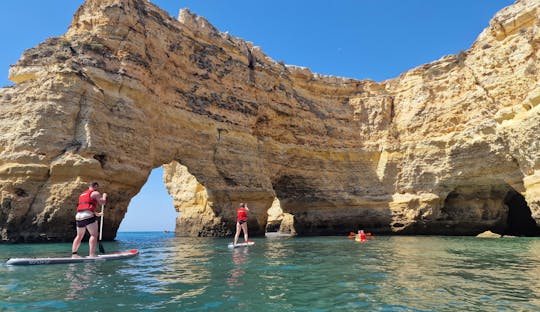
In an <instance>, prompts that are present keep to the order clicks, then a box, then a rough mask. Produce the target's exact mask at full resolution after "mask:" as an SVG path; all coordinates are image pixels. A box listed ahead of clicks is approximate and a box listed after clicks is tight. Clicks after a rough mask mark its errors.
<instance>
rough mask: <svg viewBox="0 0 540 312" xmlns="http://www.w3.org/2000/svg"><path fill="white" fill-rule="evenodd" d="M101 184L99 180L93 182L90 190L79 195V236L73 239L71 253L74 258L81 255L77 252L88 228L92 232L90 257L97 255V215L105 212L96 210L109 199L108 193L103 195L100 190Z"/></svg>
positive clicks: (77, 215)
mask: <svg viewBox="0 0 540 312" xmlns="http://www.w3.org/2000/svg"><path fill="white" fill-rule="evenodd" d="M98 188H99V184H98V183H97V182H91V183H90V184H89V188H88V190H86V191H84V192H83V193H82V194H81V195H80V196H79V205H78V206H77V214H76V215H75V221H76V223H77V236H75V239H74V240H73V245H72V247H71V255H72V257H73V258H76V257H79V256H78V255H77V252H78V250H79V247H80V246H81V241H82V239H83V237H84V233H85V232H86V230H88V233H90V240H89V241H88V244H89V245H90V246H89V248H90V252H89V256H90V257H95V256H96V245H97V237H98V223H97V217H103V212H96V207H97V206H98V205H105V202H106V201H107V193H103V195H101V194H100V193H99V192H98Z"/></svg>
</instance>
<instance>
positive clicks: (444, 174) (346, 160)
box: [0, 0, 540, 242]
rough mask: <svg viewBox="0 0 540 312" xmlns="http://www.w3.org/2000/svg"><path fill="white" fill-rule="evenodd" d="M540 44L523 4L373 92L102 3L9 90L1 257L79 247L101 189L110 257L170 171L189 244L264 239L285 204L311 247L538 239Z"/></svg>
mask: <svg viewBox="0 0 540 312" xmlns="http://www.w3.org/2000/svg"><path fill="white" fill-rule="evenodd" d="M539 27H540V3H538V1H532V0H522V1H518V2H516V4H514V5H513V6H510V7H508V8H506V9H504V10H502V11H501V12H499V13H498V14H497V15H496V16H495V17H494V18H493V20H492V21H491V23H490V26H489V27H488V28H487V29H485V30H484V32H483V33H482V34H480V36H479V37H478V39H477V41H476V42H475V43H474V44H473V46H472V47H471V48H470V49H469V50H467V51H463V52H462V53H460V54H458V55H452V56H445V57H443V58H441V59H440V60H438V61H435V62H433V63H431V64H426V65H423V66H420V67H418V68H414V69H412V70H410V71H408V72H406V73H403V74H402V75H401V76H400V77H397V78H395V79H391V80H388V81H385V82H380V83H377V82H373V81H357V80H353V79H345V78H338V77H330V76H321V75H317V74H314V73H312V72H311V71H310V70H309V69H306V68H299V67H294V66H286V65H284V64H282V63H278V62H275V61H273V60H272V59H271V58H269V57H268V56H266V55H265V54H264V53H263V52H262V51H261V49H259V48H258V47H256V46H253V45H252V44H251V43H248V42H245V41H243V40H241V39H238V38H235V37H233V36H230V35H229V34H226V33H221V32H219V31H218V30H216V29H215V28H214V27H213V26H212V25H211V24H210V23H208V21H206V20H205V19H204V18H202V17H199V16H195V15H193V14H191V13H190V12H189V11H187V10H184V11H182V12H181V13H180V16H179V18H178V19H174V18H172V17H170V16H169V15H168V14H167V13H165V12H164V11H162V10H160V9H159V8H157V7H156V6H154V5H152V4H151V3H149V2H148V1H145V0H88V1H87V2H86V3H85V4H84V5H83V6H82V7H81V8H80V9H79V10H78V11H77V12H76V13H75V16H74V19H73V22H72V25H71V26H70V28H69V31H68V32H67V33H66V34H65V35H64V36H62V37H58V38H52V39H49V40H47V41H45V42H43V43H42V44H40V45H38V46H37V47H35V48H32V49H29V50H27V51H26V52H25V53H24V54H23V56H22V57H21V59H20V60H19V61H18V62H17V64H15V65H14V66H13V67H12V68H11V70H10V73H9V77H10V79H11V80H12V81H14V82H16V85H15V86H13V87H7V88H3V89H0V143H1V144H0V240H1V241H3V242H18V241H41V240H54V241H63V240H70V239H72V237H73V233H74V232H73V214H74V207H75V203H76V199H77V196H78V195H79V193H80V192H81V191H82V190H84V189H85V187H86V183H87V182H88V181H90V180H98V181H100V182H101V184H102V185H103V187H104V189H106V190H107V192H108V193H109V195H110V200H109V203H108V205H107V216H108V217H107V222H106V223H105V228H104V238H105V239H112V238H114V236H115V235H116V231H117V229H118V226H119V224H120V222H121V220H122V218H123V216H124V214H125V212H126V209H127V206H128V203H129V201H130V200H131V198H132V197H133V196H134V195H135V194H136V193H137V192H138V191H139V190H140V188H141V187H142V185H143V184H144V183H145V181H146V179H147V177H148V175H149V173H150V171H151V170H152V168H156V167H159V166H162V165H164V168H165V170H164V172H165V176H164V180H165V183H166V186H167V189H168V190H169V192H170V194H171V196H172V197H173V199H174V202H175V207H176V209H177V210H178V211H180V215H179V217H178V220H177V229H176V232H177V234H178V235H192V236H198V235H200V236H223V235H229V234H231V232H232V231H233V229H234V222H235V220H234V218H235V216H234V208H235V207H236V205H237V204H238V203H239V202H241V201H246V202H248V203H249V204H250V208H251V209H252V212H253V213H252V214H251V218H252V219H251V220H250V222H249V225H250V228H251V230H252V231H254V232H257V233H260V234H262V233H263V232H264V229H265V227H266V223H267V220H268V212H267V211H268V209H269V208H270V207H271V206H272V204H273V203H275V202H278V203H279V206H280V207H278V210H279V208H281V211H282V212H283V213H285V214H286V215H287V216H291V215H292V218H287V219H290V220H294V230H296V231H297V232H298V233H299V234H301V235H309V234H336V233H348V231H350V230H353V229H357V228H359V227H362V228H365V229H368V230H369V231H371V232H374V233H418V234H477V233H480V232H483V231H485V230H493V231H498V232H501V233H502V232H504V233H507V234H508V233H509V234H527V235H535V234H538V228H537V224H538V223H540V170H539V169H540V162H539V159H540V158H539V153H540V152H539V151H540V150H539V144H540V142H539V139H538V134H539V133H540V132H539V130H540V129H539V128H540V106H539V105H538V103H539V102H540V81H539V77H540V76H539V75H538V72H539V70H540V68H539V66H540V59H539V56H540V55H539V54H540V50H539V47H540V32H539ZM359 62H360V60H359ZM148 213H152V212H151V209H149V211H148Z"/></svg>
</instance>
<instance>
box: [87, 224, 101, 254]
mask: <svg viewBox="0 0 540 312" xmlns="http://www.w3.org/2000/svg"><path fill="white" fill-rule="evenodd" d="M86 228H87V229H88V232H89V233H90V240H88V244H89V245H90V252H89V256H90V257H95V256H96V245H97V237H98V223H97V221H96V222H94V223H92V224H88V225H87V226H86Z"/></svg>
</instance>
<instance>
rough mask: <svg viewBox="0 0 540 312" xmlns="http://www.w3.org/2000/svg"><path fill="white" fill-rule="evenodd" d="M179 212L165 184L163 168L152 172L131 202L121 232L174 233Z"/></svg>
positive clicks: (121, 224) (121, 225)
mask: <svg viewBox="0 0 540 312" xmlns="http://www.w3.org/2000/svg"><path fill="white" fill-rule="evenodd" d="M177 216H178V212H177V211H176V210H175V209H174V204H173V199H172V197H171V196H170V195H169V193H168V192H167V190H166V188H165V184H164V183H163V167H159V168H155V169H153V170H152V171H151V172H150V175H149V176H148V179H147V180H146V183H145V184H144V185H143V187H142V188H141V190H140V191H139V193H137V195H135V196H134V197H133V198H132V199H131V201H130V202H129V205H128V209H127V212H126V214H125V216H124V218H123V220H122V222H121V223H120V227H119V229H118V231H119V232H156V231H160V232H161V231H165V232H170V231H174V229H175V225H176V218H177Z"/></svg>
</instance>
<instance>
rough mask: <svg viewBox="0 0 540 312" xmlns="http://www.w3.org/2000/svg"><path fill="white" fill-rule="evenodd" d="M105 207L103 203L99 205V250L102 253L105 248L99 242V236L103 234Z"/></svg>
mask: <svg viewBox="0 0 540 312" xmlns="http://www.w3.org/2000/svg"><path fill="white" fill-rule="evenodd" d="M104 209H105V205H101V221H100V225H99V241H98V242H99V252H101V253H102V254H104V253H105V248H103V245H102V244H101V237H102V234H103V210H104Z"/></svg>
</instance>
